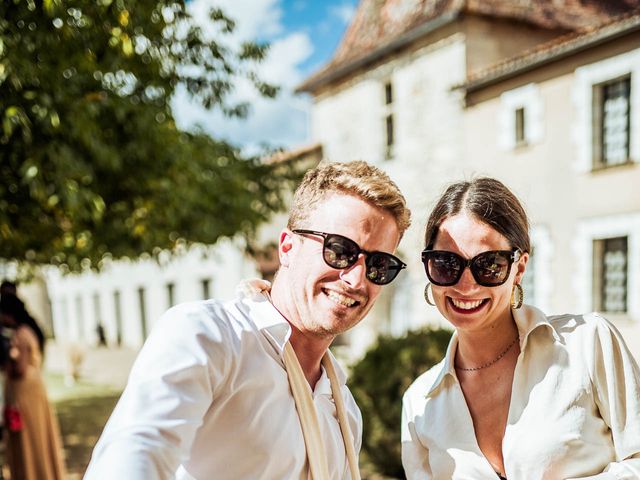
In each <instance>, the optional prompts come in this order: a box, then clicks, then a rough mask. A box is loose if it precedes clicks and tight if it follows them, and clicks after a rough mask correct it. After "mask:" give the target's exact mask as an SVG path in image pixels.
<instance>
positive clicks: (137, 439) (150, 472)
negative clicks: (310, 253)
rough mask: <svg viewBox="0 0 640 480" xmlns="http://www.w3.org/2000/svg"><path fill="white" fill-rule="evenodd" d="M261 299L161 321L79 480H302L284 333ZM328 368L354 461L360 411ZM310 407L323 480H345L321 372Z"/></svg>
mask: <svg viewBox="0 0 640 480" xmlns="http://www.w3.org/2000/svg"><path fill="white" fill-rule="evenodd" d="M259 297H260V299H257V298H256V299H248V298H244V299H242V300H237V301H234V302H230V303H226V304H222V303H219V302H216V301H213V300H209V301H206V302H195V303H188V304H182V305H179V306H176V307H174V308H172V309H171V310H169V311H168V312H167V313H166V314H165V315H163V317H162V318H161V319H160V320H159V323H158V324H157V325H156V326H155V327H154V329H153V332H152V334H151V335H150V337H149V338H148V340H147V341H146V343H145V345H144V347H143V348H142V350H141V352H140V354H139V356H138V358H137V359H136V362H135V364H134V366H133V369H132V372H131V375H130V378H129V382H128V384H127V387H126V388H125V390H124V392H123V394H122V397H121V399H120V401H119V402H118V404H117V406H116V408H115V410H114V412H113V414H112V416H111V418H110V419H109V421H108V423H107V425H106V427H105V429H104V432H103V434H102V437H101V438H100V440H99V442H98V443H97V445H96V447H95V450H94V453H93V457H92V460H91V463H90V465H89V468H88V470H87V473H86V476H85V480H86V479H90V480H94V479H110V480H112V479H116V478H123V479H124V478H126V479H133V480H137V479H140V480H151V479H169V478H176V479H199V480H200V479H202V480H208V479H213V478H215V479H229V480H241V479H252V480H253V479H269V480H274V479H296V480H298V479H303V478H307V466H306V463H307V458H306V450H305V447H304V438H303V435H302V430H301V427H300V420H299V417H298V414H297V412H296V406H295V403H294V399H293V397H292V395H291V392H290V389H289V382H288V378H287V372H286V371H285V369H284V363H283V357H282V352H283V348H284V345H285V343H286V342H287V341H288V339H289V336H290V334H291V327H290V325H289V323H288V322H287V321H286V320H285V319H284V318H283V317H282V316H281V315H280V313H279V312H278V311H277V310H276V309H275V308H274V307H273V305H271V303H270V302H269V301H268V300H267V299H266V298H265V297H263V296H262V295H260V296H259ZM331 360H332V361H333V363H334V365H335V367H336V371H337V372H338V379H339V383H340V384H341V393H342V396H343V398H344V401H345V407H346V410H347V415H348V417H349V423H350V427H351V431H352V432H353V434H354V435H355V439H354V447H355V450H356V452H358V451H359V450H360V444H361V435H362V419H361V416H360V411H359V410H358V407H357V406H356V404H355V401H354V399H353V397H352V395H351V393H350V392H349V390H348V388H347V387H346V385H345V380H346V377H345V374H344V372H343V371H342V369H341V368H340V367H339V365H337V362H336V361H335V359H334V358H333V357H331ZM313 401H314V404H315V407H316V410H317V412H318V421H319V424H320V430H321V434H322V437H323V440H324V444H325V447H326V453H327V456H328V462H327V463H328V465H329V473H330V477H331V478H332V479H347V478H350V475H349V472H348V464H347V459H346V454H345V448H344V443H343V440H342V435H341V432H340V426H339V423H338V420H337V416H336V410H335V406H334V403H333V398H332V395H331V386H330V383H329V379H328V377H327V375H326V372H324V370H323V372H322V376H321V378H320V380H319V381H318V382H317V384H316V387H315V390H314V392H313Z"/></svg>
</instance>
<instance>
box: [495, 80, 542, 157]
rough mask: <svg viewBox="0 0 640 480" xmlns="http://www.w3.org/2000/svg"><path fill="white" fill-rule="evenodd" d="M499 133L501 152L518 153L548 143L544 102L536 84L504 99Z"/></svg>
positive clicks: (512, 92) (506, 92)
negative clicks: (519, 150) (523, 148)
mask: <svg viewBox="0 0 640 480" xmlns="http://www.w3.org/2000/svg"><path fill="white" fill-rule="evenodd" d="M496 120H497V124H496V127H497V128H496V133H497V134H498V138H497V141H498V148H500V150H503V151H509V150H515V149H517V148H518V147H522V146H525V145H531V146H535V145H537V144H539V143H540V142H542V141H543V140H544V131H545V125H544V102H543V101H542V94H541V93H540V89H539V88H538V86H537V85H536V84H535V83H529V84H527V85H523V86H521V87H518V88H514V89H513V90H507V91H505V92H503V93H502V94H501V95H500V109H499V111H498V117H497V119H496Z"/></svg>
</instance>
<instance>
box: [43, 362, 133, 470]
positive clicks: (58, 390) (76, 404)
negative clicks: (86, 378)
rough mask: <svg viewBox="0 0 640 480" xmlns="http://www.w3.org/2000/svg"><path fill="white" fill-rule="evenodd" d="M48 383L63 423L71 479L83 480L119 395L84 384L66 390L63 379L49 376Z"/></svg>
mask: <svg viewBox="0 0 640 480" xmlns="http://www.w3.org/2000/svg"><path fill="white" fill-rule="evenodd" d="M45 382H46V384H47V391H48V394H49V400H50V401H51V402H52V403H53V405H54V406H55V409H56V412H57V414H58V420H59V422H60V430H61V434H62V443H63V445H64V450H65V460H66V465H67V471H68V473H69V479H70V480H71V479H76V478H77V479H80V478H82V476H83V474H84V471H85V469H86V468H87V464H88V463H89V460H90V458H91V452H92V451H93V447H94V445H95V443H96V441H97V440H98V438H99V437H100V434H101V433H102V429H103V428H104V425H105V423H106V422H107V419H108V418H109V415H111V411H112V410H113V407H114V406H115V404H116V402H117V401H118V398H119V397H120V391H118V390H116V389H113V388H110V387H106V386H103V385H94V384H90V383H87V382H83V381H79V382H77V383H76V384H74V385H73V386H67V385H65V382H64V379H63V377H62V375H56V374H50V373H48V374H46V375H45Z"/></svg>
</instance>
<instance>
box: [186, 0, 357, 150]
mask: <svg viewBox="0 0 640 480" xmlns="http://www.w3.org/2000/svg"><path fill="white" fill-rule="evenodd" d="M357 3H358V0H191V1H190V2H189V8H190V9H191V11H192V13H193V14H194V17H195V18H198V19H201V22H203V24H202V26H203V28H205V29H206V28H207V25H206V18H207V15H206V12H207V10H208V9H209V8H210V7H211V6H218V7H221V8H222V9H223V10H224V11H225V13H226V14H227V15H228V16H229V17H231V18H233V19H234V20H235V21H236V30H235V32H234V35H233V37H231V38H229V39H227V40H228V41H229V42H230V43H231V44H237V45H239V44H240V43H241V42H243V41H247V40H259V41H268V42H269V43H270V44H271V48H270V51H269V54H268V57H267V58H266V59H265V61H264V62H262V63H261V64H260V65H259V66H258V71H259V74H260V76H261V78H263V79H264V80H267V81H269V82H271V83H274V84H276V85H279V86H280V88H281V93H280V95H278V97H277V98H276V99H274V100H270V99H264V98H260V97H259V95H258V94H257V93H256V92H255V91H253V89H252V88H251V87H250V86H249V85H247V84H244V83H242V82H238V84H237V85H236V91H235V93H234V99H237V100H242V101H248V102H250V103H251V105H252V110H251V113H250V115H249V117H248V118H247V119H244V120H237V119H229V118H225V117H224V116H222V115H221V114H220V113H219V112H216V111H213V112H208V111H205V110H204V109H203V108H201V107H199V106H198V105H194V104H193V103H192V102H190V101H189V98H188V97H187V96H186V95H185V94H180V93H179V94H178V95H176V98H175V99H174V102H173V110H174V114H175V117H176V120H177V122H178V125H179V126H180V127H181V128H185V129H189V128H194V127H195V126H198V127H199V128H201V129H203V130H204V131H206V132H209V133H210V134H211V135H212V136H214V137H216V138H222V139H225V140H227V141H230V142H232V143H234V144H236V145H238V146H240V147H242V148H243V149H244V150H245V151H246V152H247V153H250V154H255V153H259V152H260V151H261V148H262V147H263V146H266V145H268V146H270V147H283V148H290V149H291V148H296V147H300V146H304V145H306V144H309V143H311V142H312V141H313V139H312V138H311V132H310V128H309V112H310V107H311V99H310V98H309V97H308V96H306V95H295V94H294V93H293V90H294V89H295V87H296V86H297V85H299V84H300V83H301V82H302V81H303V80H304V79H305V78H306V77H308V76H309V75H310V74H311V73H313V72H314V71H315V70H317V69H318V68H320V67H321V66H322V65H324V64H325V63H326V62H328V61H329V60H330V59H331V56H332V54H333V52H334V50H335V48H336V47H337V45H338V43H339V41H340V39H341V37H342V34H343V33H344V31H345V29H346V27H347V25H348V23H349V21H350V20H351V18H352V17H353V13H354V12H355V8H356V5H357Z"/></svg>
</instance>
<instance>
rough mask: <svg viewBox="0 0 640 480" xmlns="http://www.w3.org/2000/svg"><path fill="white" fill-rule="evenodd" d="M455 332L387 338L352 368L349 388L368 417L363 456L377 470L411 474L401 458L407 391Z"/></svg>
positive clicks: (428, 331) (422, 332)
mask: <svg viewBox="0 0 640 480" xmlns="http://www.w3.org/2000/svg"><path fill="white" fill-rule="evenodd" d="M450 339H451V331H450V330H444V329H425V330H420V331H414V332H407V334H406V335H405V336H403V337H400V338H397V337H390V336H381V337H379V338H378V341H377V342H376V344H375V345H373V346H372V347H371V348H370V349H369V350H368V351H367V353H366V354H365V356H364V357H363V359H362V360H360V362H358V363H357V364H356V365H355V366H354V367H353V370H352V371H351V375H350V378H349V386H350V388H351V391H352V392H353V396H354V397H355V399H356V402H357V404H358V406H359V407H360V410H361V411H362V417H363V421H364V432H363V439H362V440H363V441H362V450H363V452H362V460H363V462H364V463H365V464H366V463H369V464H371V465H373V468H374V470H375V471H376V472H378V473H381V474H383V475H386V476H389V477H393V478H405V476H404V470H403V468H402V460H401V458H400V446H401V445H400V417H401V414H402V395H403V394H404V392H405V390H406V389H407V388H409V385H411V382H413V381H414V380H415V379H416V378H417V377H418V376H419V375H420V374H422V373H424V372H426V371H427V370H428V369H429V368H431V367H432V366H434V365H435V364H436V363H438V362H439V361H440V360H442V358H443V357H444V354H445V352H446V349H447V345H448V344H449V340H450Z"/></svg>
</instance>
